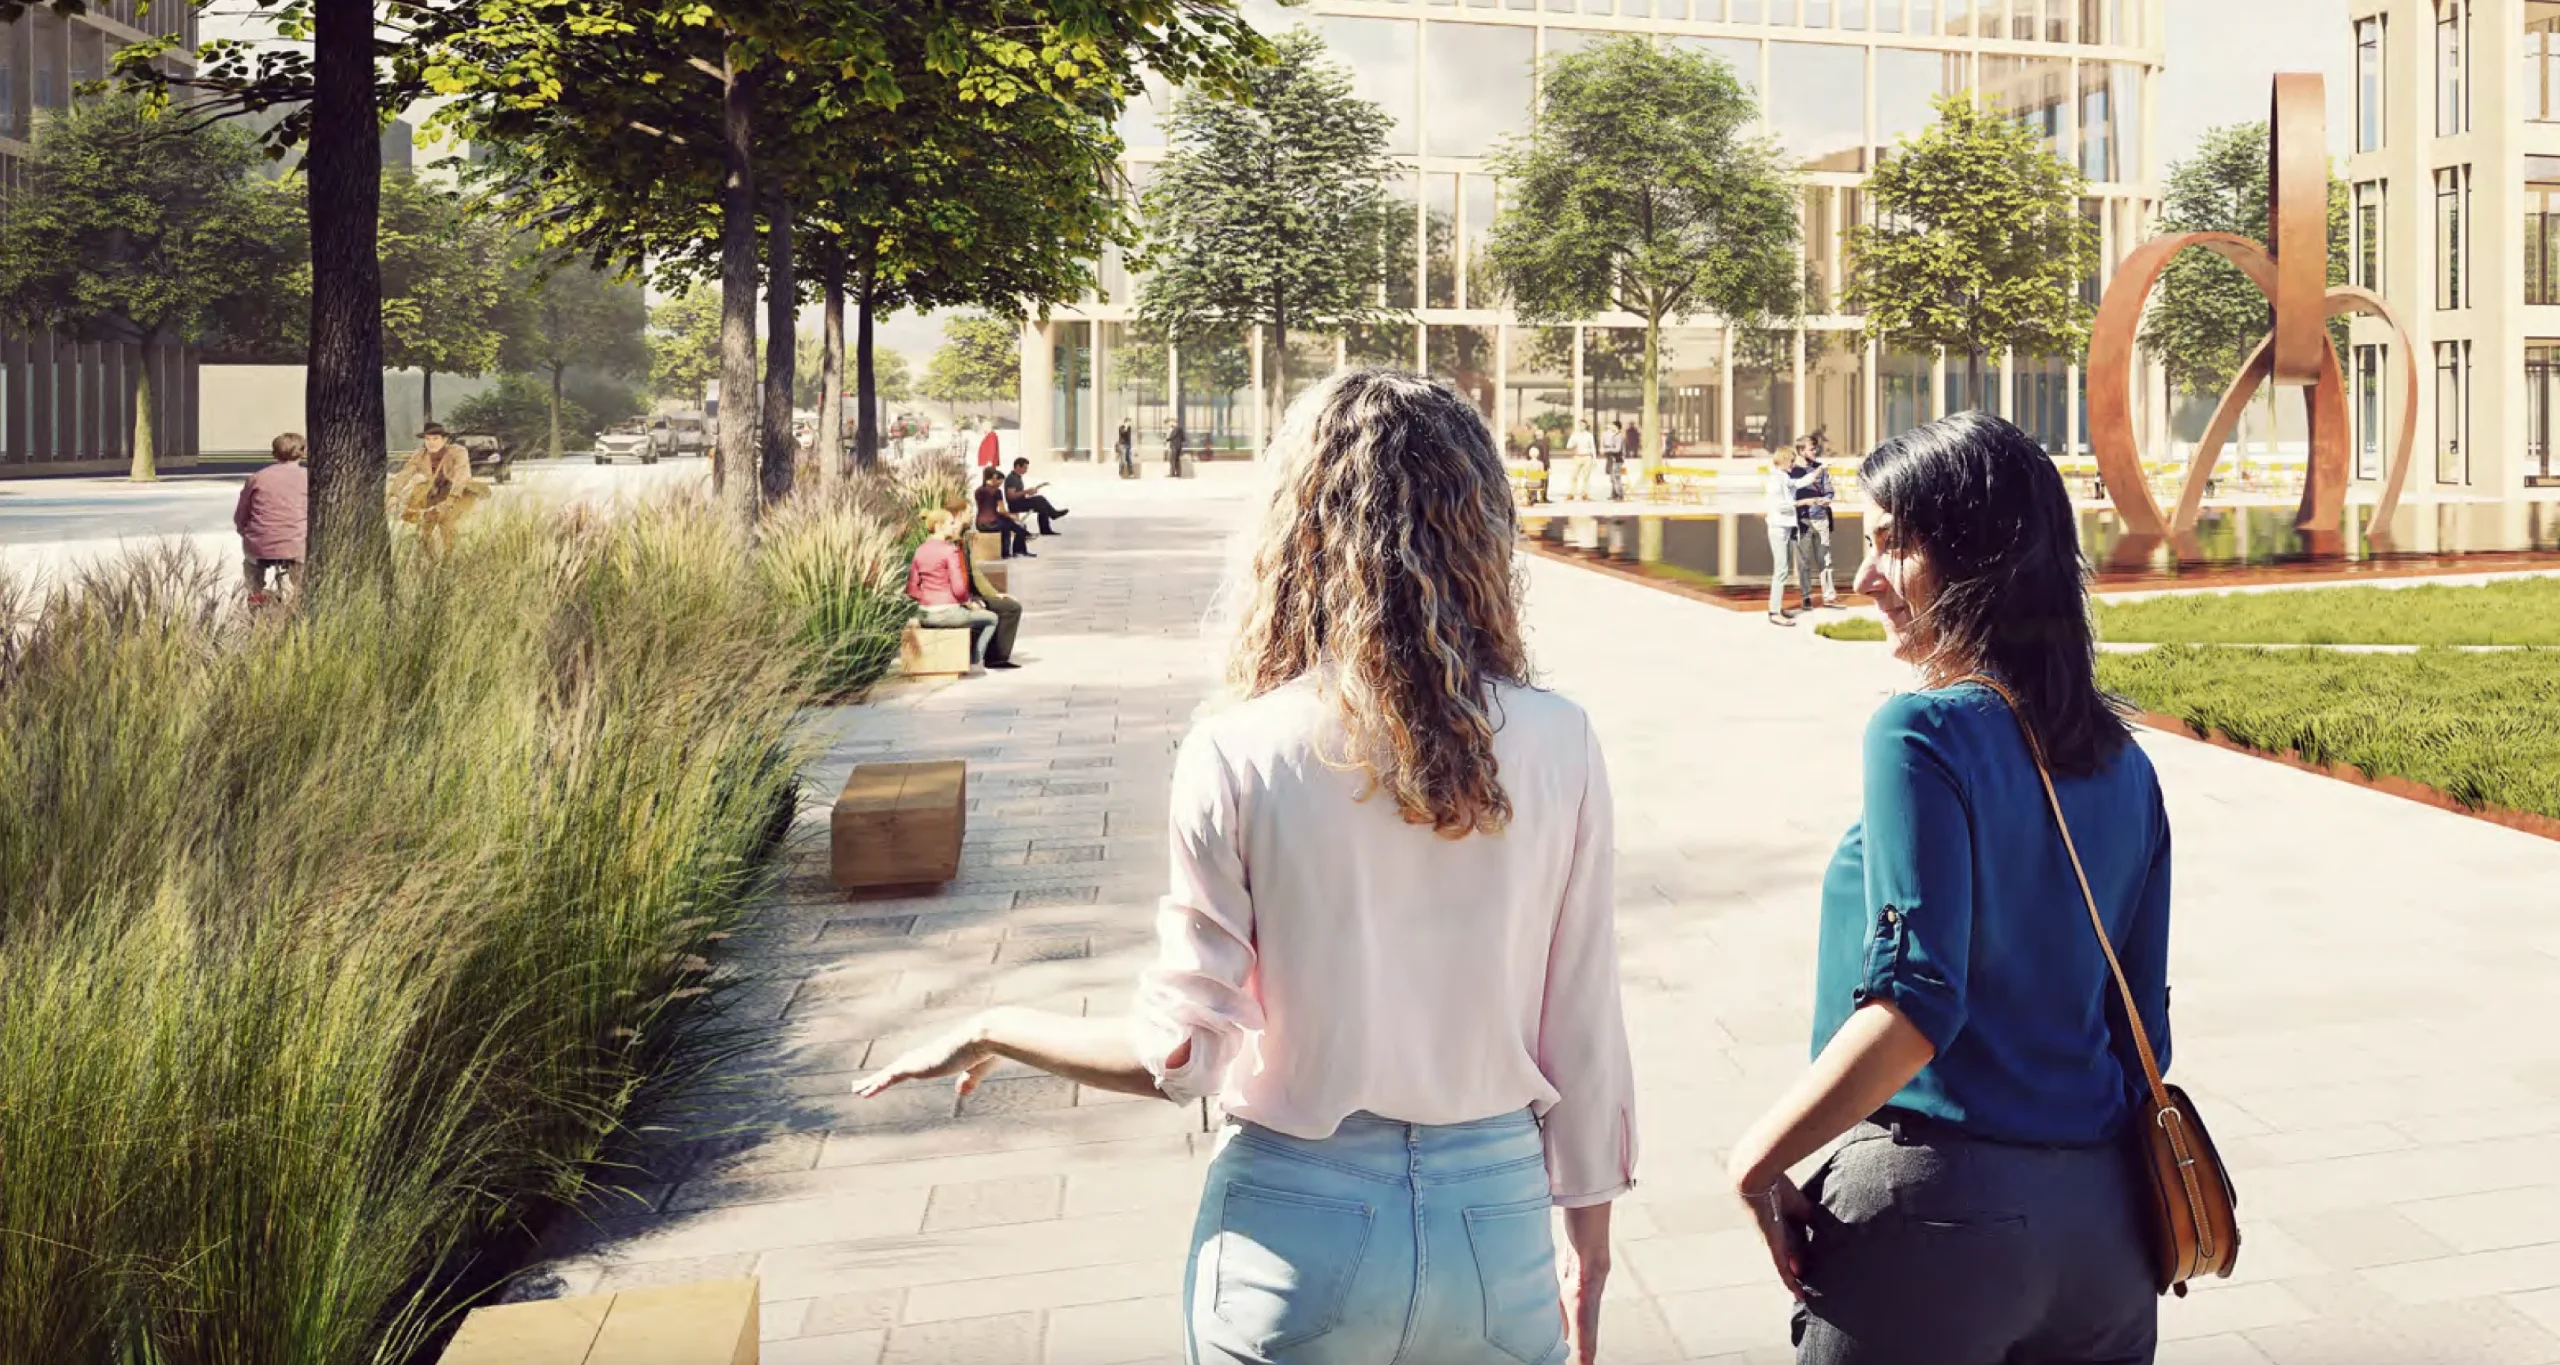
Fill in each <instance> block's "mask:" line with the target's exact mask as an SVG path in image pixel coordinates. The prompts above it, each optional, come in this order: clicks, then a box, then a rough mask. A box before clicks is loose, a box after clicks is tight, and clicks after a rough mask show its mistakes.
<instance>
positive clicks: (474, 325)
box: [377, 170, 530, 421]
mask: <svg viewBox="0 0 2560 1365" xmlns="http://www.w3.org/2000/svg"><path fill="white" fill-rule="evenodd" d="M377 240H378V241H379V242H380V251H381V255H382V359H383V363H384V364H385V365H388V366H391V367H392V368H394V369H413V370H416V371H418V373H419V378H420V393H421V400H422V401H421V406H422V407H423V408H424V410H425V414H426V418H427V420H428V421H434V420H435V415H436V387H435V384H436V374H437V373H438V372H439V371H441V372H443V373H445V374H457V375H479V374H487V373H488V372H489V371H490V370H491V369H492V368H494V367H495V366H496V365H497V363H498V350H499V347H500V344H501V343H502V342H503V341H504V340H505V338H506V336H507V335H508V334H509V333H510V332H514V331H520V330H521V329H522V327H523V325H524V324H523V322H522V321H521V319H522V315H523V313H524V311H525V309H526V308H527V307H528V306H529V304H530V300H529V299H528V298H527V296H526V295H525V293H524V292H523V291H522V290H521V289H519V288H515V287H511V285H512V283H513V282H512V281H511V280H510V277H509V271H508V264H509V250H510V249H509V242H508V236H507V233H506V230H505V227H504V225H503V224H501V223H500V222H499V221H498V220H497V219H496V218H495V217H493V216H491V215H488V214H484V213H475V212H473V211H472V210H471V208H470V207H469V206H468V205H466V204H465V203H464V202H463V200H462V197H461V196H460V195H458V194H456V193H454V192H453V191H451V190H449V189H446V188H444V187H442V186H439V185H434V184H429V183H427V182H425V181H422V180H420V179H418V177H417V176H415V175H413V174H411V173H409V172H408V171H405V170H390V171H385V172H384V173H383V176H382V226H381V230H380V235H379V237H378V239H377Z"/></svg>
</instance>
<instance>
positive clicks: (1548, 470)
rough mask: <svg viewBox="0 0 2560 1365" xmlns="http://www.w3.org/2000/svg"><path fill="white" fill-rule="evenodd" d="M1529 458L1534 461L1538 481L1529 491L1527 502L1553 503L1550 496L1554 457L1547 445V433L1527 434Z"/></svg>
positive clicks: (1552, 484) (1552, 487)
mask: <svg viewBox="0 0 2560 1365" xmlns="http://www.w3.org/2000/svg"><path fill="white" fill-rule="evenodd" d="M1529 458H1530V459H1531V460H1533V461H1536V462H1537V466H1538V481H1537V483H1536V484H1534V485H1532V486H1531V487H1530V489H1529V501H1530V502H1533V503H1543V502H1550V501H1553V498H1552V496H1551V495H1552V491H1553V489H1554V487H1555V472H1554V465H1555V455H1554V452H1553V451H1552V449H1551V448H1550V447H1549V445H1548V442H1547V433H1545V432H1543V431H1534V430H1533V431H1531V432H1530V433H1529Z"/></svg>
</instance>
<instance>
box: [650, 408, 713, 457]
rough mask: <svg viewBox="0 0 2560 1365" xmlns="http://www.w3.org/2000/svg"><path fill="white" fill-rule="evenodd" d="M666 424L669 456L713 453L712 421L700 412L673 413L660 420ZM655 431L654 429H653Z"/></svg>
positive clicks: (666, 452) (666, 451)
mask: <svg viewBox="0 0 2560 1365" xmlns="http://www.w3.org/2000/svg"><path fill="white" fill-rule="evenodd" d="M658 420H659V421H660V422H663V423H665V424H666V430H667V447H666V449H665V451H664V452H663V453H665V454H668V455H708V454H710V453H711V419H710V418H709V417H707V416H705V415H703V414H702V413H699V412H692V411H686V412H671V413H668V414H667V415H666V416H664V417H661V418H659V419H658ZM653 431H654V427H653Z"/></svg>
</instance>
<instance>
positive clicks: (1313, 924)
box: [857, 370, 1636, 1365]
mask: <svg viewBox="0 0 2560 1365" xmlns="http://www.w3.org/2000/svg"><path fill="white" fill-rule="evenodd" d="M1273 456H1274V458H1275V459H1276V460H1277V461H1278V462H1279V484H1280V486H1279V491H1278V493H1277V495H1276V496H1275V498H1274V499H1273V505H1272V507H1271V510H1270V512H1269V515H1268V519H1267V520H1266V521H1265V523H1264V525H1263V527H1262V531H1261V536H1260V540H1259V544H1258V549H1257V551H1256V553H1255V555H1254V558H1253V568H1252V580H1251V582H1250V584H1249V585H1248V593H1249V599H1250V600H1249V601H1248V603H1247V604H1246V606H1245V608H1244V610H1243V612H1242V616H1241V629H1240V631H1239V634H1238V637H1237V639H1236V642H1235V645H1234V648H1233V652H1232V654H1231V656H1230V659H1229V667H1228V674H1229V677H1228V681H1229V683H1230V685H1231V689H1232V691H1233V693H1234V695H1235V701H1236V704H1235V705H1233V706H1231V707H1228V708H1226V709H1224V710H1221V711H1218V712H1216V713H1215V714H1213V715H1211V716H1210V717H1209V718H1207V719H1205V720H1203V721H1201V722H1200V723H1199V724H1198V726H1197V727H1196V728H1194V729H1193V730H1192V732H1191V735H1190V737H1189V738H1188V739H1187V740H1185V741H1184V743H1183V746H1182V752H1181V756H1180V758H1179V759H1178V760H1177V762H1176V764H1175V768H1174V779H1173V807H1172V809H1173V815H1172V819H1173V875H1172V887H1171V890H1170V892H1169V894H1167V895H1166V896H1165V898H1164V901H1163V903H1162V906H1161V908H1160V909H1159V911H1158V914H1157V930H1158V934H1159V937H1160V939H1161V951H1160V956H1159V958H1158V960H1157V962H1156V965H1155V966H1154V967H1153V968H1152V969H1151V970H1149V971H1148V972H1147V973H1146V974H1145V976H1144V978H1143V979H1142V980H1141V982H1140V985H1139V989H1138V996H1137V1004H1136V1010H1135V1014H1134V1017H1132V1018H1130V1019H1126V1020H1110V1021H1098V1020H1086V1019H1073V1018H1065V1017H1060V1016H1054V1015H1046V1014H1040V1013H1036V1012H1032V1011H1027V1010H1014V1009H999V1010H992V1011H989V1012H987V1013H985V1014H982V1015H980V1016H978V1017H977V1018H975V1019H973V1020H971V1021H970V1022H969V1023H968V1024H967V1025H965V1026H964V1027H962V1028H960V1029H959V1030H957V1031H955V1032H954V1033H952V1034H950V1035H949V1036H947V1037H944V1038H941V1039H938V1040H936V1041H934V1042H931V1043H928V1044H926V1045H924V1046H922V1047H919V1048H917V1049H916V1050H914V1051H912V1052H909V1053H908V1054H906V1055H905V1056H903V1057H900V1058H898V1059H897V1060H896V1061H895V1062H893V1063H891V1064H890V1065H889V1066H888V1067H887V1068H886V1069H884V1070H882V1071H880V1072H879V1073H877V1074H875V1075H873V1076H870V1077H868V1078H866V1079H865V1080H864V1081H863V1082H862V1083H861V1084H860V1085H859V1086H858V1087H857V1090H858V1093H861V1094H865V1095H874V1094H878V1093H879V1092H881V1091H882V1090H885V1089H887V1088H888V1087H889V1086H891V1085H895V1084H897V1083H899V1082H902V1081H911V1080H919V1079H925V1078H931V1077H949V1076H956V1077H957V1078H958V1085H959V1087H960V1089H961V1090H962V1091H964V1092H965V1091H967V1090H968V1089H970V1088H972V1087H973V1086H975V1085H976V1084H977V1082H978V1080H979V1079H980V1078H981V1077H983V1076H984V1075H985V1074H986V1072H987V1071H988V1070H989V1069H990V1068H992V1067H993V1066H995V1064H996V1063H997V1062H998V1061H1000V1060H1003V1059H1006V1058H1011V1059H1014V1060H1017V1061H1021V1062H1026V1063H1029V1064H1030V1065H1032V1066H1035V1067H1039V1068H1041V1069H1043V1070H1046V1071H1050V1072H1054V1073H1056V1074H1058V1075H1062V1076H1067V1077H1070V1078H1072V1079H1074V1080H1077V1081H1079V1082H1082V1083H1084V1084H1087V1085H1094V1086H1102V1087H1107V1088H1110V1089H1114V1090H1121V1091H1127V1092H1132V1093H1139V1094H1156V1095H1162V1096H1164V1097H1165V1098H1167V1099H1171V1100H1175V1101H1189V1100H1192V1099H1196V1098H1199V1097H1202V1096H1215V1097H1216V1098H1217V1100H1218V1102H1219V1104H1220V1106H1221V1108H1222V1109H1223V1110H1224V1111H1225V1114H1226V1116H1227V1126H1226V1128H1225V1129H1224V1131H1223V1132H1222V1134H1221V1135H1220V1140H1219V1148H1218V1155H1217V1158H1216V1160H1215V1161H1214V1162H1212V1163H1211V1165H1210V1168H1209V1172H1208V1181H1207V1188H1206V1190H1205V1191H1204V1193H1203V1195H1202V1198H1201V1203H1200V1214H1199V1218H1198V1221H1197V1223H1196V1225H1195V1231H1194V1233H1193V1236H1192V1248H1191V1269H1190V1273H1189V1275H1188V1277H1187V1280H1188V1283H1187V1285H1186V1293H1185V1319H1186V1322H1187V1323H1188V1331H1189V1336H1190V1340H1189V1343H1188V1345H1189V1348H1190V1352H1191V1359H1192V1360H1194V1361H1195V1362H1210V1361H1215V1362H1237V1361H1255V1362H1273V1363H1274V1365H1315V1363H1317V1362H1322V1363H1324V1365H1332V1363H1334V1362H1342V1363H1343V1365H1350V1363H1351V1362H1358V1363H1359V1365H1381V1363H1382V1362H1388V1361H1403V1362H1416V1363H1422V1362H1428V1363H1429V1365H1478V1363H1479V1362H1481V1363H1482V1365H1517V1363H1518V1362H1527V1363H1528V1365H1556V1363H1557V1362H1563V1361H1566V1360H1573V1361H1589V1360H1592V1359H1594V1358H1595V1357H1596V1355H1597V1352H1598V1326H1599V1312H1600V1294H1601V1287H1602V1285H1603V1283H1604V1282H1605V1281H1606V1279H1607V1277H1608V1270H1609V1208H1610V1202H1611V1201H1612V1200H1614V1199H1616V1198H1617V1197H1618V1196H1619V1195H1621V1194H1623V1193H1625V1192H1626V1191H1627V1190H1628V1189H1629V1188H1630V1187H1631V1186H1632V1185H1633V1183H1634V1168H1635V1131H1636V1128H1635V1113H1634V1099H1633V1091H1634V1082H1633V1077H1632V1074H1631V1070H1630V1067H1629V1063H1628V1057H1627V1034H1626V1023H1625V1019H1624V1016H1623V1014H1622V1013H1621V1010H1620V1006H1619V992H1618V953H1617V941H1616V934H1615V929H1614V919H1613V913H1612V908H1611V905H1612V877H1613V871H1614V857H1615V854H1614V851H1613V835H1612V826H1611V814H1610V804H1609V780H1608V774H1607V772H1606V771H1605V769H1604V768H1603V767H1602V765H1601V760H1600V746H1599V742H1598V741H1597V740H1596V739H1595V738H1594V737H1593V735H1592V731H1591V726H1590V724H1589V722H1588V721H1587V720H1586V719H1585V717H1584V716H1583V713H1582V710H1581V708H1579V707H1577V706H1575V705H1574V704H1573V703H1572V702H1570V701H1567V700H1565V699H1564V698H1563V697H1560V696H1557V695H1555V694H1554V693H1551V692H1543V691H1540V690H1537V689H1536V688H1534V687H1532V686H1531V685H1530V683H1529V662H1528V656H1527V651H1526V649H1525V647H1524V646H1523V644H1522V640H1521V633H1520V580H1519V578H1518V576H1517V574H1516V573H1515V571H1514V561H1513V554H1514V544H1513V538H1514V534H1515V529H1514V525H1513V520H1512V505H1511V486H1510V481H1509V479H1508V477H1507V475H1506V474H1505V471H1504V469H1503V464H1502V457H1501V453H1500V450H1499V448H1498V447H1497V445H1496V444H1495V442H1494V438H1493V434H1492V432H1491V431H1490V430H1489V429H1488V428H1487V427H1486V426H1485V423H1484V420H1483V419H1482V418H1481V417H1479V416H1478V415H1477V414H1476V411H1475V409H1474V408H1473V407H1471V406H1470V405H1469V404H1468V403H1467V401H1466V400H1465V399H1464V398H1462V397H1460V396H1459V395H1458V393H1457V392H1456V391H1454V390H1452V389H1451V388H1449V387H1448V386H1447V385H1444V384H1438V383H1433V382H1430V381H1427V380H1423V379H1418V378H1414V377H1412V376H1409V375H1403V374H1395V373H1390V372H1386V371H1379V370H1356V371H1351V372H1347V373H1344V374H1340V375H1337V376H1335V377H1334V378H1333V379H1331V380H1329V381H1327V382H1326V383H1325V384H1324V385H1322V386H1321V387H1319V388H1318V389H1316V390H1315V391H1314V392H1312V393H1310V394H1308V395H1307V396H1306V397H1304V398H1302V399H1300V400H1299V401H1298V403H1297V404H1296V405H1295V406H1294V407H1293V408H1292V409H1291V411H1290V414H1289V418H1288V420H1287V421H1286V422H1285V423H1284V424H1283V426H1282V429H1281V432H1280V434H1279V436H1278V438H1277V439H1276V440H1275V441H1274V443H1273ZM1555 1208H1562V1209H1563V1210H1564V1219H1563V1221H1564V1229H1565V1240H1566V1244H1567V1255H1566V1257H1565V1258H1564V1264H1563V1268H1562V1278H1561V1281H1559V1267H1558V1258H1557V1254H1556V1249H1555V1242H1554V1235H1553V1218H1552V1216H1551V1212H1550V1211H1551V1210H1552V1209H1555Z"/></svg>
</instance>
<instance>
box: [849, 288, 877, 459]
mask: <svg viewBox="0 0 2560 1365" xmlns="http://www.w3.org/2000/svg"><path fill="white" fill-rule="evenodd" d="M870 273H871V272H870V271H869V270H868V269H866V270H864V271H863V274H864V276H865V277H866V278H865V279H864V281H863V286H862V298H861V300H860V301H859V303H858V304H857V305H856V306H857V308H858V309H859V311H858V313H857V315H856V316H855V319H854V324H853V329H854V330H853V345H854V361H853V382H854V386H855V387H856V388H857V389H858V390H860V392H858V393H857V394H855V396H854V406H855V407H856V408H857V409H859V411H857V412H856V413H855V414H854V418H853V458H854V459H855V460H856V461H858V462H860V463H861V465H862V467H863V468H865V469H872V468H875V467H877V466H878V465H879V463H880V367H879V355H878V352H877V351H876V350H875V349H874V348H873V346H872V341H871V284H870V280H869V279H868V276H869V275H870Z"/></svg>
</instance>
